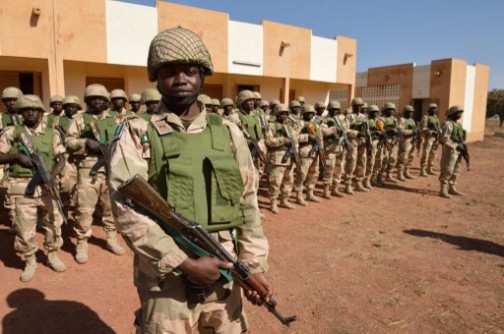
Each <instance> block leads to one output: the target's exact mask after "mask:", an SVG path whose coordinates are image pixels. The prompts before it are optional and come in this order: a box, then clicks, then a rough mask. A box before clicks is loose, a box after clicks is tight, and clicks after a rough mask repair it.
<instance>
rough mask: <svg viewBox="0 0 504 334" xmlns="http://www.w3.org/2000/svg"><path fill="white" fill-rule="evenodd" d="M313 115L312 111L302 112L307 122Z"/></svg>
mask: <svg viewBox="0 0 504 334" xmlns="http://www.w3.org/2000/svg"><path fill="white" fill-rule="evenodd" d="M313 116H315V114H314V113H312V112H307V113H304V114H303V119H304V120H305V121H306V122H309V121H311V120H312V118H313Z"/></svg>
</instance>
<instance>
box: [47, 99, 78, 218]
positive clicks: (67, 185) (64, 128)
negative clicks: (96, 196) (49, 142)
mask: <svg viewBox="0 0 504 334" xmlns="http://www.w3.org/2000/svg"><path fill="white" fill-rule="evenodd" d="M63 110H64V111H65V112H64V114H63V115H61V117H59V118H58V119H56V120H55V121H54V123H53V128H54V129H55V130H57V131H59V133H60V136H61V138H62V140H63V141H64V140H65V138H66V136H67V133H68V128H69V127H70V123H71V122H72V120H73V118H74V116H75V115H76V114H77V112H78V111H79V110H82V106H81V103H80V99H79V98H78V97H77V96H75V95H68V96H67V97H65V99H64V100H63ZM77 175H78V174H77V166H76V164H75V157H74V156H73V155H71V154H69V153H68V152H67V153H65V167H63V170H62V172H61V177H60V192H61V193H62V198H61V199H62V201H63V204H64V205H65V209H66V212H68V206H70V205H72V204H73V203H75V201H74V195H75V190H76V187H77Z"/></svg>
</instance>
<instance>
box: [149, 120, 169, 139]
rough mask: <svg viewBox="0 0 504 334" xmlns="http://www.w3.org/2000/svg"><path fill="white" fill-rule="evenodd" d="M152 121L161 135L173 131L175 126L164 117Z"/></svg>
mask: <svg viewBox="0 0 504 334" xmlns="http://www.w3.org/2000/svg"><path fill="white" fill-rule="evenodd" d="M151 123H152V125H153V126H154V128H155V129H156V131H157V133H158V134H159V135H160V136H164V135H167V134H169V133H172V132H173V128H172V127H171V126H170V124H168V123H166V121H165V120H164V119H163V120H160V121H156V122H151Z"/></svg>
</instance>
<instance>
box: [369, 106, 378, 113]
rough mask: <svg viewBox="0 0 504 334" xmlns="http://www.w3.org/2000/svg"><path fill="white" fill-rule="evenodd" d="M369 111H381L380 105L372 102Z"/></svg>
mask: <svg viewBox="0 0 504 334" xmlns="http://www.w3.org/2000/svg"><path fill="white" fill-rule="evenodd" d="M368 111H369V112H376V113H379V112H380V107H378V106H377V105H376V104H372V105H370V106H369V108H368Z"/></svg>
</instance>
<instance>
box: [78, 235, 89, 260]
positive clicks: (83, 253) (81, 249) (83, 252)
mask: <svg viewBox="0 0 504 334" xmlns="http://www.w3.org/2000/svg"><path fill="white" fill-rule="evenodd" d="M75 250H76V253H75V261H77V263H80V264H83V263H86V262H88V259H89V258H88V243H87V239H78V240H77V246H76V247H75Z"/></svg>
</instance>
